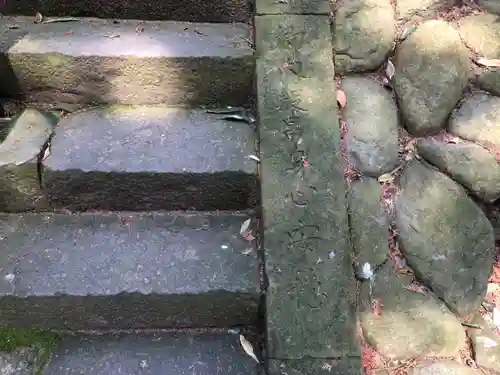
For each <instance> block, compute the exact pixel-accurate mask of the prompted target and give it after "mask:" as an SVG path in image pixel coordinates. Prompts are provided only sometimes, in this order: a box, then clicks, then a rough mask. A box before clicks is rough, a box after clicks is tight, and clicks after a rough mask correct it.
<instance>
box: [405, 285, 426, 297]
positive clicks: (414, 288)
mask: <svg viewBox="0 0 500 375" xmlns="http://www.w3.org/2000/svg"><path fill="white" fill-rule="evenodd" d="M405 289H406V290H407V291H409V292H414V293H420V294H423V295H426V294H427V290H426V289H425V287H424V286H423V285H419V284H418V283H415V282H412V283H411V284H410V285H408V286H407V287H405Z"/></svg>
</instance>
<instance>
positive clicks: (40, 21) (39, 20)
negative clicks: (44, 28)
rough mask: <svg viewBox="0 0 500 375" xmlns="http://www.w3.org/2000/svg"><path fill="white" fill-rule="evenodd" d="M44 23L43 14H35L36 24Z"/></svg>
mask: <svg viewBox="0 0 500 375" xmlns="http://www.w3.org/2000/svg"><path fill="white" fill-rule="evenodd" d="M42 21H43V16H42V13H40V12H36V13H35V21H34V22H35V23H42Z"/></svg>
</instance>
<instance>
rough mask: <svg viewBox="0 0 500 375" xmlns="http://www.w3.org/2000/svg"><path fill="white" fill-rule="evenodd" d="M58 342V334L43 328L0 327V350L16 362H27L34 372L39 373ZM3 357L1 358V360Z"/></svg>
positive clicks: (25, 365)
mask: <svg viewBox="0 0 500 375" xmlns="http://www.w3.org/2000/svg"><path fill="white" fill-rule="evenodd" d="M58 342H59V335H58V334H57V333H55V332H52V331H49V330H44V329H33V330H25V329H13V328H0V352H4V353H5V354H6V355H10V356H11V357H15V358H14V359H15V360H16V362H18V365H19V362H27V363H26V364H24V367H31V368H32V370H33V373H34V374H41V373H42V370H43V368H44V366H45V364H46V363H47V362H48V360H49V359H50V356H51V354H52V351H53V349H54V348H55V347H56V345H57V344H58ZM4 361H5V358H2V362H4Z"/></svg>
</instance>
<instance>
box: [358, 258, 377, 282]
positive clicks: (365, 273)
mask: <svg viewBox="0 0 500 375" xmlns="http://www.w3.org/2000/svg"><path fill="white" fill-rule="evenodd" d="M373 276H374V274H373V268H372V266H371V264H370V263H368V262H365V264H363V267H362V268H361V272H360V273H359V277H360V278H361V279H363V280H369V279H371V278H373Z"/></svg>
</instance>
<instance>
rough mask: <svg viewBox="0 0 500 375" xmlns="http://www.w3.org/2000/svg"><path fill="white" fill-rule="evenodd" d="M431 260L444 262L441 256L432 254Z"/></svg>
mask: <svg viewBox="0 0 500 375" xmlns="http://www.w3.org/2000/svg"><path fill="white" fill-rule="evenodd" d="M432 260H446V257H445V256H444V255H443V254H433V255H432Z"/></svg>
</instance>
